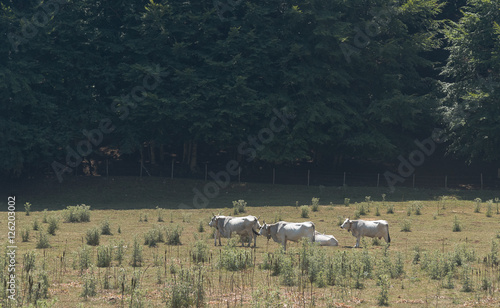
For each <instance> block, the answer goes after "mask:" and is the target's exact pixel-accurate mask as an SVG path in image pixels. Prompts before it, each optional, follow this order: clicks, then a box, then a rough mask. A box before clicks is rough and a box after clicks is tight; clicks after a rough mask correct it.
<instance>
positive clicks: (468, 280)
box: [460, 264, 474, 292]
mask: <svg viewBox="0 0 500 308" xmlns="http://www.w3.org/2000/svg"><path fill="white" fill-rule="evenodd" d="M460 277H461V282H462V292H472V291H474V286H473V280H472V277H473V276H472V267H471V266H470V265H468V264H466V265H465V266H463V267H462V271H461V275H460Z"/></svg>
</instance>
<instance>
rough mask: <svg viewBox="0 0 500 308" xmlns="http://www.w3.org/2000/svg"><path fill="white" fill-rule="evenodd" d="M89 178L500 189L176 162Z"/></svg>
mask: <svg viewBox="0 0 500 308" xmlns="http://www.w3.org/2000/svg"><path fill="white" fill-rule="evenodd" d="M80 172H83V173H84V174H85V175H100V176H139V177H143V176H156V177H165V178H172V179H176V178H184V179H197V180H204V181H222V182H230V183H235V182H236V183H237V182H255V183H268V184H293V185H308V186H311V185H315V186H319V185H322V186H334V187H342V186H353V187H358V186H359V187H389V186H390V181H391V180H393V181H394V182H393V185H394V186H396V187H411V188H449V189H469V190H470V189H494V188H498V187H500V178H499V176H498V175H496V174H495V175H494V174H492V173H488V174H486V173H480V172H477V173H476V174H464V175H457V174H452V175H448V174H432V175H429V174H418V173H412V174H410V175H409V176H406V177H403V176H401V175H398V174H397V172H392V176H393V177H396V178H397V180H394V178H391V175H387V174H386V171H384V172H370V173H362V172H353V171H339V172H337V171H333V172H332V171H329V170H326V169H324V168H320V167H317V166H305V165H302V166H268V167H263V166H257V165H248V166H241V165H238V164H233V165H232V166H229V168H228V165H227V164H226V165H224V164H209V163H205V164H200V165H199V167H198V168H197V169H196V170H195V171H194V172H193V171H192V170H191V169H190V168H189V167H188V166H186V165H184V164H181V163H179V162H176V161H174V160H172V162H171V163H170V164H163V165H151V164H147V163H140V162H138V163H130V162H125V161H115V160H105V161H92V162H89V161H84V163H83V164H82V169H81V171H80Z"/></svg>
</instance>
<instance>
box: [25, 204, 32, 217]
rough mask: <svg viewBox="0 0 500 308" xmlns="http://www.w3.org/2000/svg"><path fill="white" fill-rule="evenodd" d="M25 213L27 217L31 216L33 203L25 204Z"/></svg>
mask: <svg viewBox="0 0 500 308" xmlns="http://www.w3.org/2000/svg"><path fill="white" fill-rule="evenodd" d="M24 212H25V213H26V216H30V212H31V203H29V202H26V203H24Z"/></svg>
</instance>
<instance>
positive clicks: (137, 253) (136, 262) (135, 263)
mask: <svg viewBox="0 0 500 308" xmlns="http://www.w3.org/2000/svg"><path fill="white" fill-rule="evenodd" d="M130 265H131V266H132V267H141V266H142V246H141V245H140V244H139V240H138V239H137V236H135V237H134V245H133V247H132V256H131V260H130Z"/></svg>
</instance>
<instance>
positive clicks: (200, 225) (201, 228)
mask: <svg viewBox="0 0 500 308" xmlns="http://www.w3.org/2000/svg"><path fill="white" fill-rule="evenodd" d="M198 232H200V233H202V232H205V222H204V221H203V220H200V222H199V223H198Z"/></svg>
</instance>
